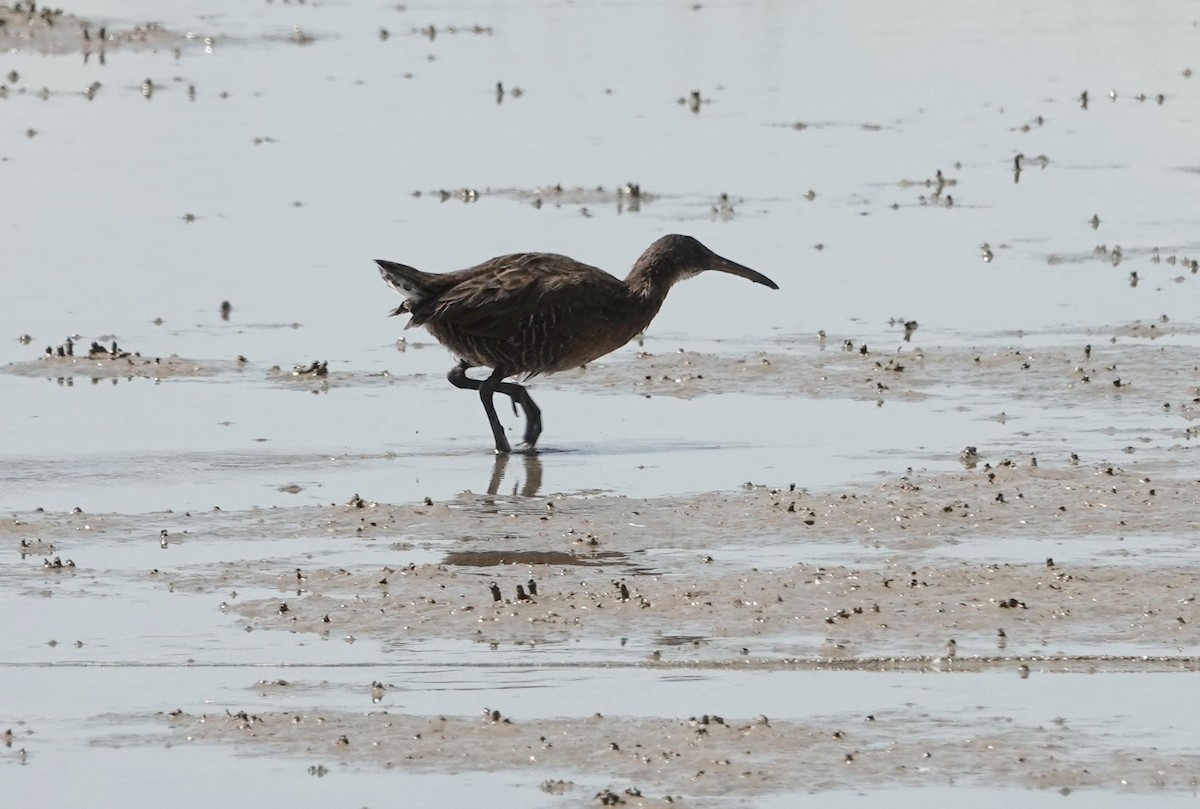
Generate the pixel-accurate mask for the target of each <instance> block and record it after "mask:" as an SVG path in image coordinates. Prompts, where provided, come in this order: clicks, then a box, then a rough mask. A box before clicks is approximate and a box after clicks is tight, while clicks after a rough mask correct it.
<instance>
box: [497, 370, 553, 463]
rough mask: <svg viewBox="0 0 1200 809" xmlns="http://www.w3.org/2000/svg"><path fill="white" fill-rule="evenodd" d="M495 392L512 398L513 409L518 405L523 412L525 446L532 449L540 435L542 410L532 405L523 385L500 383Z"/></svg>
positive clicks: (530, 397)
mask: <svg viewBox="0 0 1200 809" xmlns="http://www.w3.org/2000/svg"><path fill="white" fill-rule="evenodd" d="M496 390H498V391H500V392H501V393H504V394H507V395H508V396H510V397H512V400H513V406H514V407H515V406H516V405H517V404H518V403H520V405H521V409H522V410H524V411H525V446H526V447H529V448H530V449H533V446H534V445H535V444H537V440H538V436H540V435H541V434H542V409H541V408H540V407H538V406H537V405H536V404H534V403H533V397H532V396H530V395H529V391H528V390H526V388H525V386H524V385H518V384H517V383H516V382H501V383H500V384H499V385H497V386H496Z"/></svg>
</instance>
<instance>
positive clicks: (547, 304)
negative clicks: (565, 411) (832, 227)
mask: <svg viewBox="0 0 1200 809" xmlns="http://www.w3.org/2000/svg"><path fill="white" fill-rule="evenodd" d="M377 263H378V264H379V270H380V272H381V273H382V275H383V279H384V280H385V281H386V282H387V283H388V285H389V286H391V287H392V289H394V290H396V291H397V292H399V293H400V294H401V295H404V296H405V298H404V302H403V303H402V304H400V305H399V306H398V307H396V309H395V310H394V311H392V312H391V314H393V315H399V314H402V313H404V312H408V313H410V314H411V315H412V318H411V319H410V320H409V322H408V325H407V326H405V328H411V327H412V326H424V327H425V328H426V329H428V330H429V332H430V333H431V334H432V335H433V336H434V337H436V338H437V340H438V342H440V343H441V344H442V345H444V346H445V347H446V348H448V349H450V350H451V351H452V352H454V354H455V355H456V356H457V357H458V359H459V362H458V364H457V365H456V366H454V368H453V369H452V370H451V371H450V373H449V374H448V378H449V380H450V383H451V384H452V385H454V386H455V387H457V388H468V389H470V390H477V391H479V397H480V399H481V400H482V401H483V409H484V410H485V411H486V412H487V417H488V423H489V424H490V425H491V427H492V436H493V437H494V438H495V439H496V452H498V453H507V452H510V451H511V449H510V447H509V443H508V439H507V438H506V437H505V435H504V427H503V426H502V425H501V424H500V419H499V418H498V417H497V416H496V408H495V405H493V403H492V397H493V396H494V395H495V394H496V393H497V392H499V393H503V394H504V395H506V396H508V397H509V398H511V399H512V401H513V409H514V411H515V410H516V406H517V405H520V406H521V409H522V410H524V411H525V436H524V439H525V444H524V446H525V448H527V449H532V448H533V447H534V445H535V444H537V440H538V436H539V435H541V433H542V412H541V410H540V409H539V408H538V406H537V405H536V404H534V402H533V399H532V398H531V397H530V396H529V391H527V390H526V389H525V388H524V387H523V386H522V385H519V384H517V383H516V382H505V381H504V380H505V379H506V378H508V377H510V376H515V375H524V377H525V379H529V378H530V377H533V376H536V375H538V374H552V373H554V372H556V371H565V370H567V369H570V368H577V367H579V366H581V365H584V364H586V363H589V362H591V361H592V360H594V359H596V358H597V357H602V356H604V355H605V354H607V353H609V352H610V351H615V350H616V349H618V348H620V347H621V346H623V345H625V344H626V343H628V342H629V341H630V340H632V339H633V338H634V337H636V336H637V335H638V334H640V333H641V332H643V331H644V330H645V329H646V327H647V326H649V325H650V321H651V320H653V319H654V316H655V315H656V314H658V310H659V307H661V306H662V303H663V300H664V299H665V298H666V297H667V292H668V290H670V289H671V286H672V285H673V284H674V283H675V282H676V281H682V280H683V279H685V278H691V277H692V276H694V275H697V274H699V273H701V272H704V271H705V270H717V271H719V272H726V273H730V274H732V275H737V276H739V277H741V278H747V279H749V280H751V281H754V282H755V283H758V284H763V285H765V286H768V287H770V288H771V289H779V287H778V285H777V284H776V283H775V282H774V281H772V280H771V279H770V278H767V277H766V276H765V275H763V274H762V273H759V272H755V271H754V270H752V269H750V268H749V267H743V266H742V265H741V264H738V263H736V262H733V261H730V260H729V259H727V258H722V257H721V256H718V255H717V254H716V253H714V252H713V251H711V250H709V249H708V248H707V247H705V246H704V245H702V244H701V243H700V242H698V241H696V240H695V239H693V238H692V237H691V236H679V235H671V236H663V237H662V238H661V239H659V240H658V241H656V242H654V244H652V245H650V246H649V247H648V248H646V252H644V253H642V255H641V257H640V258H638V260H637V261H636V262H635V263H634V265H633V269H632V270H630V272H629V275H628V276H627V277H626V278H625V280H624V281H622V280H621V279H619V278H616V277H614V276H612V275H610V274H608V273H606V272H604V271H603V270H600V269H597V268H596V267H591V266H589V265H587V264H583V263H580V262H578V261H575V260H574V259H571V258H568V257H566V256H561V255H557V254H554V253H514V254H512V255H507V256H497V257H496V258H493V259H491V260H489V261H485V262H483V263H482V264H479V265H477V266H474V267H469V268H468V269H465V270H458V271H457V272H448V273H427V272H422V271H421V270H418V269H414V268H413V267H408V266H406V265H404V264H397V263H395V262H393V261H384V260H382V259H379V260H377ZM476 366H483V367H487V368H491V369H492V374H491V376H489V377H488V378H487V379H482V380H480V379H472V378H471V377H469V376H467V369H468V368H474V367H476Z"/></svg>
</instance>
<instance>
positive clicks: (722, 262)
mask: <svg viewBox="0 0 1200 809" xmlns="http://www.w3.org/2000/svg"><path fill="white" fill-rule="evenodd" d="M708 269H710V270H720V271H721V272H727V273H729V274H730V275H736V276H738V277H739V278H746V279H749V280H751V281H753V282H754V283H756V284H762V285H763V286H765V287H770V288H771V289H779V284H777V283H775V282H774V281H772V280H771V279H770V278H768V277H767V276H765V275H763V274H762V273H760V272H758V271H757V270H752V269H750V268H749V267H743V266H742V265H741V264H738V263H737V262H736V261H730V260H729V259H727V258H722V257H721V256H718V255H716V254H715V253H714V254H713V261H712V263H711V264H709V265H708Z"/></svg>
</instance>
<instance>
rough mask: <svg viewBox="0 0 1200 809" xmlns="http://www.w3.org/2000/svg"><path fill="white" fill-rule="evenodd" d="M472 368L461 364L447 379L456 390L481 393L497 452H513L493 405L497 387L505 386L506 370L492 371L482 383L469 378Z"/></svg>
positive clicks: (464, 363)
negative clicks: (469, 369)
mask: <svg viewBox="0 0 1200 809" xmlns="http://www.w3.org/2000/svg"><path fill="white" fill-rule="evenodd" d="M470 367H471V366H470V365H468V364H467V363H466V362H459V363H458V365H455V366H454V367H453V368H451V369H450V373H448V374H446V378H447V379H449V380H450V384H451V385H453V386H454V387H456V388H465V389H468V390H477V391H479V399H480V401H482V402H483V409H484V412H486V413H487V417H488V424H490V425H491V427H492V437H493V438H495V439H496V452H501V453H509V452H512V447H510V446H509V445H508V439H507V438H506V437H505V435H504V425H502V424H501V423H500V417H499V416H497V415H496V406H495V405H494V404H493V403H492V397H493V396H494V395H495V393H496V389H497V386H499V385H502V384H504V377H505V373H504V369H503V368H497V369H496V370H494V371H492V375H491V376H489V377H488V378H487V379H484V380H482V381H480V380H478V379H472V378H471V377H469V376H467V369H468V368H470Z"/></svg>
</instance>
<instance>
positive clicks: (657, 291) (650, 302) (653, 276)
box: [625, 266, 679, 312]
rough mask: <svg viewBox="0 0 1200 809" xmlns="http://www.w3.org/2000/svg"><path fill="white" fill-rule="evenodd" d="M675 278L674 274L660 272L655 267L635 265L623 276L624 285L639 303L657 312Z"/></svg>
mask: <svg viewBox="0 0 1200 809" xmlns="http://www.w3.org/2000/svg"><path fill="white" fill-rule="evenodd" d="M677 280H679V279H678V278H677V277H676V276H675V275H673V274H671V273H664V272H661V271H659V268H657V267H653V266H650V267H642V266H637V267H634V268H633V270H632V271H630V273H629V275H628V276H627V277H626V278H625V285H626V286H627V287H629V292H630V293H631V294H632V295H633V297H634V298H635V299H636V300H637V301H638V302H639V303H641V304H643V305H647V306H650V307H651V308H652V309H653V311H655V312H657V311H658V308H659V307H660V306H662V302H663V301H664V300H666V297H667V293H668V292H670V291H671V287H672V286H674V285H675V282H676V281H677Z"/></svg>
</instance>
